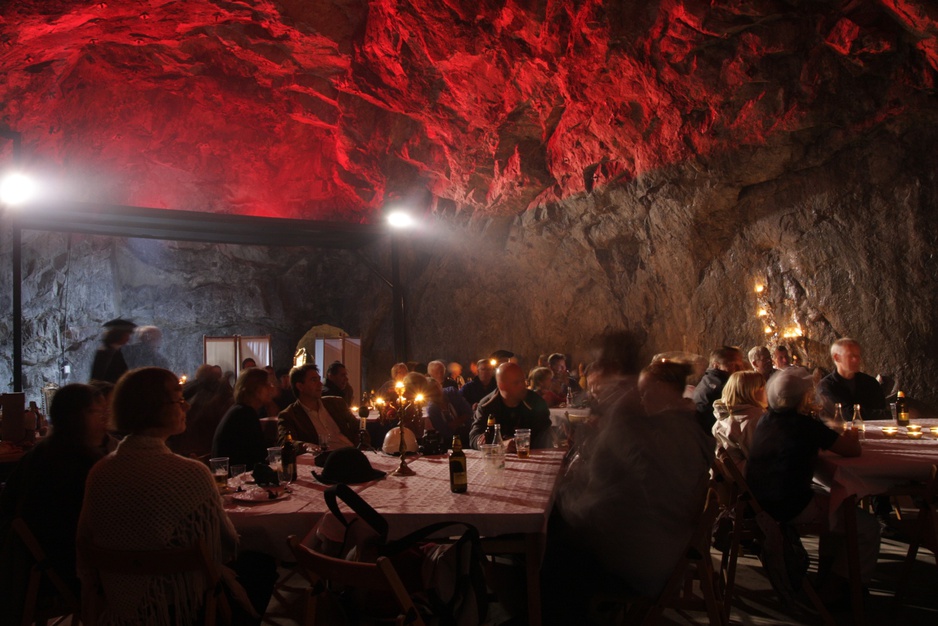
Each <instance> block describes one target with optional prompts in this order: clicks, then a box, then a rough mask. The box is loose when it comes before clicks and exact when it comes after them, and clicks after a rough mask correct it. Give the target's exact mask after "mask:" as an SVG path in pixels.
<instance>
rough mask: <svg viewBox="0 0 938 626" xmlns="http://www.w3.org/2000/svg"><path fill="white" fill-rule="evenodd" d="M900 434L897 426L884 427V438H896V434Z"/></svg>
mask: <svg viewBox="0 0 938 626" xmlns="http://www.w3.org/2000/svg"><path fill="white" fill-rule="evenodd" d="M898 432H899V429H898V428H896V427H895V426H883V436H884V437H895V436H896V433H898Z"/></svg>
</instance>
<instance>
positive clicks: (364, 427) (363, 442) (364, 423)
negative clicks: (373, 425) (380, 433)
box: [358, 417, 369, 450]
mask: <svg viewBox="0 0 938 626" xmlns="http://www.w3.org/2000/svg"><path fill="white" fill-rule="evenodd" d="M368 448H369V445H368V419H367V417H360V418H358V449H359V450H367V449H368Z"/></svg>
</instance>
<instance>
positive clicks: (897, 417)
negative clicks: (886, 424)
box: [889, 402, 899, 423]
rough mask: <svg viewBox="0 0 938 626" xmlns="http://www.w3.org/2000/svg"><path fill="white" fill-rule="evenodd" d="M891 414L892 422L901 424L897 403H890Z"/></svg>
mask: <svg viewBox="0 0 938 626" xmlns="http://www.w3.org/2000/svg"><path fill="white" fill-rule="evenodd" d="M889 412H890V413H892V421H894V422H896V423H898V422H899V416H898V415H897V414H896V403H895V402H890V403H889Z"/></svg>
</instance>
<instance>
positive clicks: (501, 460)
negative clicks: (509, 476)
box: [492, 424, 505, 468]
mask: <svg viewBox="0 0 938 626" xmlns="http://www.w3.org/2000/svg"><path fill="white" fill-rule="evenodd" d="M492 443H494V444H495V445H496V446H498V450H497V452H498V467H499V468H504V467H505V440H504V438H502V425H501V424H495V437H494V439H492Z"/></svg>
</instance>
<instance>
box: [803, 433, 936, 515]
mask: <svg viewBox="0 0 938 626" xmlns="http://www.w3.org/2000/svg"><path fill="white" fill-rule="evenodd" d="M915 423H916V424H919V425H921V426H922V430H923V431H924V432H925V434H924V435H923V438H922V439H918V440H913V439H909V438H908V437H907V436H906V429H905V428H904V427H900V428H899V433H898V435H897V436H896V437H895V438H886V437H884V436H883V433H882V428H883V426H890V425H892V424H889V423H877V424H875V425H874V424H869V423H868V424H867V425H866V441H864V442H863V453H862V454H861V455H860V456H858V457H852V458H845V457H841V456H838V455H836V454H834V453H832V452H822V453H821V455H820V456H819V457H818V466H817V470H816V472H815V479H817V480H818V481H819V482H820V483H821V484H823V485H826V486H827V487H829V488H830V490H831V506H830V514H831V521H832V522H833V521H834V516H835V515H836V513H837V510H838V508H839V507H840V505H841V503H842V502H843V501H844V500H845V499H846V498H847V497H849V496H851V495H855V496H857V497H858V498H862V497H864V496H869V495H876V494H881V493H885V492H887V491H889V490H890V489H891V488H893V487H895V486H897V485H901V484H904V483H908V482H911V481H925V480H927V479H928V478H929V476H930V474H931V466H932V465H938V437H936V436H935V435H933V434H932V433H931V431H930V430H929V428H930V427H932V426H938V420H935V419H923V420H917V421H916V422H915Z"/></svg>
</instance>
